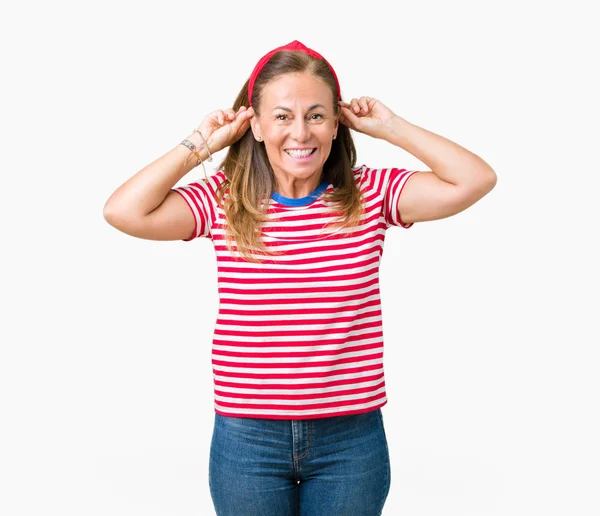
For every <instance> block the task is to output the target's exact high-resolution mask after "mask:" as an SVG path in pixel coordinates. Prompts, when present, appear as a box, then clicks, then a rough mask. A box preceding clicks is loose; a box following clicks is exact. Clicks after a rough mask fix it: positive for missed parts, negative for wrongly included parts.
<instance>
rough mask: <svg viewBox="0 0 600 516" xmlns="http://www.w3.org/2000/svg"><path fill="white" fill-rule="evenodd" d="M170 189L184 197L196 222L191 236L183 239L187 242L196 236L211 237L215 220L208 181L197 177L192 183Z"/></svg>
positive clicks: (211, 191)
mask: <svg viewBox="0 0 600 516" xmlns="http://www.w3.org/2000/svg"><path fill="white" fill-rule="evenodd" d="M171 190H172V191H174V192H177V193H178V194H179V195H181V197H183V198H184V200H185V202H186V203H187V205H188V206H189V208H190V210H191V212H192V214H193V216H194V221H195V223H196V226H195V229H194V233H193V234H192V236H191V237H190V238H184V239H183V241H184V242H189V241H191V240H194V239H196V238H198V237H206V238H212V232H211V227H212V224H213V222H214V220H215V207H214V203H213V199H214V197H213V190H212V189H211V185H210V184H209V182H206V181H204V180H203V179H198V180H197V181H194V182H192V183H188V184H186V185H183V186H178V187H175V188H171Z"/></svg>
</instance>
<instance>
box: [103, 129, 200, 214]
mask: <svg viewBox="0 0 600 516" xmlns="http://www.w3.org/2000/svg"><path fill="white" fill-rule="evenodd" d="M187 139H188V140H190V141H191V142H192V143H193V144H194V145H195V146H196V150H197V151H198V153H199V154H200V159H202V160H204V159H206V158H208V152H207V150H206V146H205V145H203V143H202V138H200V135H199V134H198V133H196V132H194V133H192V134H191V135H189V136H188V137H187ZM197 165H198V160H197V159H196V156H195V155H194V154H193V153H192V152H191V151H190V150H189V149H188V148H187V147H185V146H184V145H177V147H174V148H173V149H171V150H170V151H169V152H167V153H166V154H164V155H163V156H161V157H160V158H158V159H157V160H155V161H154V162H152V163H150V164H149V165H147V166H146V167H144V168H143V169H142V170H140V171H139V172H138V173H137V174H135V175H134V176H133V177H131V178H129V179H128V180H127V181H125V183H123V184H122V185H121V186H119V188H117V189H116V190H115V192H114V193H113V194H112V195H111V196H110V197H109V198H108V200H107V201H106V204H105V205H104V218H105V219H106V220H107V221H108V222H109V223H110V222H111V220H114V219H115V218H141V217H144V216H146V215H148V214H149V213H150V212H151V211H152V210H154V209H156V208H157V207H158V206H159V205H160V204H161V203H162V202H163V201H164V200H165V197H166V196H167V194H168V193H169V191H170V190H171V188H173V186H175V184H176V183H177V182H178V181H179V180H180V179H181V178H182V177H183V176H185V175H186V174H187V173H188V172H189V171H190V170H192V169H193V168H194V167H196V166H197Z"/></svg>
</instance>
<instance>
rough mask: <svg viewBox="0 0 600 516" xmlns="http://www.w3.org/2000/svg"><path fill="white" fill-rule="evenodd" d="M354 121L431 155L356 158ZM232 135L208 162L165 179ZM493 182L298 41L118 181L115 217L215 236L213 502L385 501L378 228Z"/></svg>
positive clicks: (144, 233) (478, 163) (288, 505)
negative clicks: (355, 93) (408, 166)
mask: <svg viewBox="0 0 600 516" xmlns="http://www.w3.org/2000/svg"><path fill="white" fill-rule="evenodd" d="M248 129H250V130H248ZM350 129H353V130H355V131H358V132H361V133H363V134H366V135H369V136H372V137H373V138H380V139H384V140H386V141H388V142H390V143H392V144H393V145H397V146H398V147H401V148H403V149H404V150H406V151H408V152H410V153H411V154H413V155H414V156H416V157H417V158H418V159H420V160H421V161H422V162H423V163H425V164H427V165H428V166H429V167H430V168H431V169H432V170H431V171H423V172H419V171H412V170H411V171H408V170H405V169H402V168H384V169H373V168H369V167H367V166H366V165H362V166H358V167H357V166H356V151H355V147H354V144H353V141H352V136H351V133H350ZM227 147H229V150H228V152H227V156H226V157H225V159H224V160H223V162H222V163H221V164H220V166H219V169H218V172H217V173H216V174H214V175H212V176H211V177H210V178H209V177H206V179H204V180H198V181H195V182H192V183H189V184H187V185H185V186H181V187H177V188H174V185H175V184H176V183H177V182H178V181H179V180H180V179H181V178H182V177H183V176H184V175H185V174H187V173H188V172H189V171H190V170H191V169H192V168H194V167H195V166H197V165H198V164H202V166H203V167H204V164H203V161H205V160H207V159H208V160H210V159H211V154H212V153H215V152H218V151H220V150H222V149H225V148H227ZM205 174H206V171H205ZM495 183H496V174H495V173H494V171H493V170H492V169H491V168H490V167H489V166H488V165H487V164H486V163H485V162H484V161H483V160H481V159H480V158H479V157H478V156H476V155H474V154H472V153H471V152H469V151H467V150H466V149H464V148H462V147H460V146H459V145H457V144H455V143H453V142H451V141H449V140H447V139H445V138H442V137H441V136H438V135H435V134H433V133H431V132H429V131H426V130H425V129H422V128H420V127H417V126H415V125H412V124H410V123H409V122H407V121H406V120H404V119H402V118H400V117H399V116H397V115H396V114H394V113H393V112H392V111H391V110H390V109H388V108H387V107H386V106H385V105H384V104H383V103H381V102H380V101H378V100H376V99H374V98H371V97H361V98H359V99H352V100H351V102H349V103H347V102H344V101H342V100H341V92H340V86H339V82H338V79H337V75H336V74H335V72H334V70H333V68H332V66H331V65H330V64H329V62H328V61H327V60H325V59H324V58H323V57H322V56H321V55H320V54H318V53H317V52H315V51H314V50H312V49H309V48H308V47H306V46H304V45H303V44H302V43H300V42H298V41H293V42H292V43H289V44H288V45H285V46H282V47H278V48H276V49H274V50H272V51H271V52H269V53H268V54H266V55H265V56H263V57H262V58H261V59H260V60H259V62H258V63H257V65H256V66H255V68H254V71H253V72H252V75H251V76H250V78H249V79H248V81H247V82H246V84H245V85H244V87H243V88H242V90H241V91H240V93H239V95H238V98H237V99H236V101H235V103H234V106H233V108H230V109H225V110H216V111H213V112H212V113H210V114H209V115H208V116H207V117H206V118H205V119H204V120H203V121H202V123H201V124H200V126H199V127H198V129H197V130H195V131H194V132H193V133H192V134H190V135H189V136H188V137H187V138H186V139H185V140H184V141H183V142H182V144H180V145H178V146H177V147H175V148H174V149H172V150H171V151H170V152H168V153H167V154H165V155H164V156H162V157H161V158H159V159H158V160H156V161H155V162H154V163H151V164H150V165H148V166H147V167H145V168H144V169H142V170H141V171H140V172H138V173H137V174H136V175H135V176H133V177H132V178H131V179H129V180H128V181H127V182H125V183H124V184H123V185H122V186H121V187H119V188H118V189H117V190H116V191H115V193H114V194H113V195H112V196H111V197H110V199H109V200H108V201H107V203H106V206H105V209H104V213H105V218H106V220H107V221H108V222H109V223H110V224H111V225H113V226H114V227H116V228H117V229H119V230H121V231H123V232H125V233H128V234H130V235H133V236H136V237H139V238H146V239H153V240H177V239H182V240H185V241H190V240H193V239H195V238H198V237H207V238H210V239H212V241H213V245H214V248H215V252H216V256H217V263H218V280H219V296H220V303H219V314H218V318H217V323H216V326H215V330H214V338H213V349H212V359H213V360H212V365H213V375H214V385H215V391H214V396H215V398H214V399H215V404H214V407H215V419H214V428H213V437H212V442H211V450H210V464H209V484H210V491H211V496H212V500H213V503H214V506H215V509H216V511H217V514H219V515H233V514H235V515H237V516H242V515H250V514H252V515H254V514H256V515H261V516H270V515H274V516H275V515H277V516H280V515H288V514H289V515H295V514H307V515H309V514H310V515H317V514H322V515H344V516H351V515H358V514H361V515H376V514H381V511H382V509H383V505H384V503H385V500H386V498H387V495H388V491H389V487H390V480H391V470H390V461H389V454H388V448H387V441H386V436H385V430H384V425H383V417H382V413H381V407H382V406H383V405H385V404H386V402H387V398H386V394H385V381H384V374H383V340H382V334H383V333H382V320H381V306H380V297H379V283H378V270H379V263H380V259H381V256H382V254H383V242H384V238H385V230H386V229H387V228H389V227H390V226H400V227H404V228H410V227H411V226H412V225H413V224H414V223H415V222H422V221H427V220H435V219H441V218H444V217H449V216H451V215H454V214H456V213H458V212H460V211H462V210H464V209H466V208H467V207H469V206H471V205H472V204H474V203H475V202H477V201H478V200H479V199H481V198H482V197H483V196H484V195H485V194H486V193H488V192H489V191H490V190H491V189H492V188H493V187H494V185H495ZM400 194H402V195H400Z"/></svg>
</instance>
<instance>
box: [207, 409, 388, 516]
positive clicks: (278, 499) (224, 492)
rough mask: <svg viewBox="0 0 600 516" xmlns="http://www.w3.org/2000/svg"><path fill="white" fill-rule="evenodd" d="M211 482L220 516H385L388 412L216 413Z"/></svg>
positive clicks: (211, 446)
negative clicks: (280, 416)
mask: <svg viewBox="0 0 600 516" xmlns="http://www.w3.org/2000/svg"><path fill="white" fill-rule="evenodd" d="M208 478H209V486H210V494H211V497H212V501H213V505H214V508H215V510H216V513H217V516H254V515H256V516H358V515H361V516H378V515H380V514H381V511H382V509H383V505H384V503H385V500H386V498H387V495H388V492H389V490H390V481H391V468H390V456H389V452H388V446H387V440H386V435H385V429H384V425H383V416H382V413H381V408H378V409H375V410H372V411H370V412H366V413H363V414H351V415H346V416H333V417H326V418H317V419H304V420H298V419H294V420H289V419H287V420H285V419H260V418H245V417H229V416H222V415H220V414H217V413H216V412H215V421H214V430H213V436H212V442H211V445H210V459H209V477H208Z"/></svg>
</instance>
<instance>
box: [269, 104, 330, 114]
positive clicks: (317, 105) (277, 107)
mask: <svg viewBox="0 0 600 516" xmlns="http://www.w3.org/2000/svg"><path fill="white" fill-rule="evenodd" d="M318 107H322V108H325V106H324V105H323V104H313V105H312V106H310V107H309V108H308V111H311V110H313V109H315V108H318ZM276 109H283V110H284V111H289V112H290V113H291V112H292V110H291V109H290V108H286V107H283V106H275V107H274V108H273V111H275V110H276Z"/></svg>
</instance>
